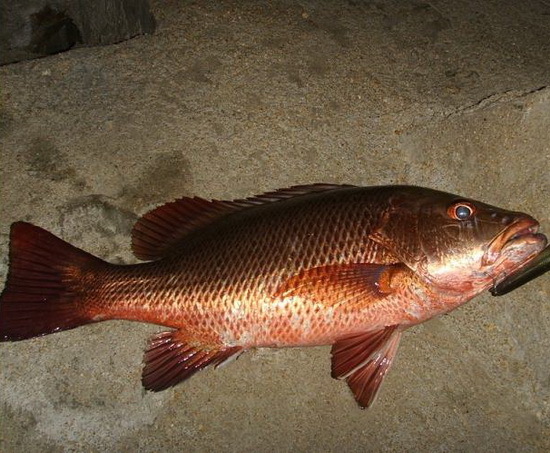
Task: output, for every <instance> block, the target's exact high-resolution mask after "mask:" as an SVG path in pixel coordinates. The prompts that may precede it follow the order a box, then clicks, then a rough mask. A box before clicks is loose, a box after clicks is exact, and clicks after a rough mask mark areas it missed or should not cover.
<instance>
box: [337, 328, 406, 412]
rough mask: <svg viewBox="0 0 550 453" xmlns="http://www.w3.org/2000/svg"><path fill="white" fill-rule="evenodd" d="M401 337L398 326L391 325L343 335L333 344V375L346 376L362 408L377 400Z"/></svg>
mask: <svg viewBox="0 0 550 453" xmlns="http://www.w3.org/2000/svg"><path fill="white" fill-rule="evenodd" d="M400 339H401V331H400V330H399V329H398V326H389V327H386V328H384V329H380V330H374V331H372V332H366V333H362V334H357V335H352V336H349V337H346V338H343V339H341V340H338V341H337V342H336V343H334V345H333V346H332V351H331V354H332V377H333V378H336V379H345V380H346V382H347V383H348V385H349V387H350V388H351V390H352V392H353V394H354V396H355V400H356V401H357V403H359V405H360V406H361V407H362V408H366V407H369V406H370V405H371V404H372V403H373V401H374V400H375V398H376V394H377V393H378V390H380V386H381V384H382V381H383V380H384V377H385V376H386V373H387V372H388V370H389V368H390V366H391V364H392V361H393V358H394V357H395V353H396V351H397V347H398V345H399V340H400Z"/></svg>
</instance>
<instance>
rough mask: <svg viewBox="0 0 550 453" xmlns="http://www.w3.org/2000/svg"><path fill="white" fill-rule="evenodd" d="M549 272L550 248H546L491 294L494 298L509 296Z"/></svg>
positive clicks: (491, 290)
mask: <svg viewBox="0 0 550 453" xmlns="http://www.w3.org/2000/svg"><path fill="white" fill-rule="evenodd" d="M548 271H550V246H548V247H546V248H545V249H544V250H543V251H542V252H540V253H539V254H538V255H537V256H536V257H535V258H533V259H532V260H531V261H530V262H529V263H528V264H527V265H526V266H525V267H523V268H522V269H520V270H519V271H518V272H515V273H514V274H512V275H510V276H508V277H507V278H506V279H505V280H503V281H501V282H500V283H499V284H497V285H495V286H494V287H493V288H491V289H490V292H491V294H492V295H493V296H502V295H504V294H508V293H509V292H511V291H513V290H514V289H517V288H519V287H520V286H523V285H525V284H526V283H529V282H530V281H531V280H534V279H535V278H537V277H540V276H541V275H543V274H545V273H546V272H548Z"/></svg>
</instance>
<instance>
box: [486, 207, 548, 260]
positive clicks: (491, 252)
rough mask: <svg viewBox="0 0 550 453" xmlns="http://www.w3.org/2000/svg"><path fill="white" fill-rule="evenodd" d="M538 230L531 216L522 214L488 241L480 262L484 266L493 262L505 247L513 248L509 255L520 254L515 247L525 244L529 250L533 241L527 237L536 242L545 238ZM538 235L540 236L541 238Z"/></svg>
mask: <svg viewBox="0 0 550 453" xmlns="http://www.w3.org/2000/svg"><path fill="white" fill-rule="evenodd" d="M538 230H539V223H538V222H537V221H536V220H535V219H533V218H532V217H530V216H523V217H522V218H519V219H518V220H516V221H515V222H513V223H512V224H510V225H509V226H508V227H507V228H506V229H505V230H504V231H503V232H502V233H501V234H499V235H498V236H496V237H495V238H494V239H493V240H492V241H491V242H490V243H489V245H488V246H487V248H486V250H485V253H484V255H483V259H482V264H483V265H484V266H490V265H492V264H494V263H495V262H496V261H497V260H498V259H499V257H500V256H501V255H502V254H503V252H504V248H505V247H508V248H512V249H515V250H514V251H513V252H512V253H511V255H516V254H520V255H521V253H518V250H516V249H521V248H522V246H525V247H526V249H527V251H529V249H530V246H531V243H532V242H533V241H529V238H533V239H535V242H536V243H538V242H540V241H541V240H546V237H545V236H544V235H539V234H538ZM538 236H542V238H541V237H538ZM543 248H544V247H543Z"/></svg>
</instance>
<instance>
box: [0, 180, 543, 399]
mask: <svg viewBox="0 0 550 453" xmlns="http://www.w3.org/2000/svg"><path fill="white" fill-rule="evenodd" d="M546 244H547V238H546V236H544V234H542V233H540V232H539V223H538V222H537V221H536V220H535V219H534V218H533V217H531V216H529V215H527V214H524V213H521V212H514V211H508V210H504V209H500V208H498V207H494V206H490V205H488V204H484V203H482V202H479V201H475V200H472V199H469V198H465V197H461V196H458V195H453V194H449V193H445V192H441V191H438V190H433V189H428V188H422V187H416V186H392V185H390V186H371V187H360V186H352V185H335V184H322V183H320V184H312V185H304V186H293V187H290V188H286V189H279V190H276V191H272V192H267V193H263V194H261V195H257V196H253V197H249V198H244V199H237V200H232V201H223V200H207V199H204V198H200V197H183V198H180V199H178V200H176V201H173V202H169V203H167V204H165V205H163V206H160V207H158V208H156V209H153V210H152V211H151V212H149V213H147V214H145V215H144V216H143V217H141V218H140V219H139V220H138V221H137V223H136V225H135V226H134V228H133V231H132V249H133V252H134V254H135V256H136V257H137V258H139V259H140V260H143V261H145V262H143V263H138V264H129V265H121V264H110V263H108V262H106V261H104V260H102V259H100V258H98V257H95V256H93V255H91V254H89V253H87V252H85V251H83V250H81V249H79V248H77V247H74V246H72V245H70V244H69V243H67V242H65V241H63V240H62V239H60V238H58V237H56V236H55V235H53V234H52V233H49V232H48V231H46V230H44V229H42V228H40V227H38V226H34V225H32V224H30V223H26V222H16V223H14V224H12V226H11V230H10V245H9V259H10V265H9V270H8V277H7V281H6V284H5V288H4V290H3V292H2V294H1V296H0V340H1V341H19V340H25V339H29V338H33V337H38V336H42V335H47V334H51V333H55V332H59V331H64V330H68V329H73V328H76V327H79V326H83V325H86V324H90V323H95V322H100V321H107V320H113V319H124V320H130V321H139V322H145V323H152V324H156V325H160V326H163V328H164V330H163V331H161V332H159V333H156V334H154V335H153V336H152V337H151V338H150V340H149V342H148V344H147V346H146V348H145V353H144V359H143V369H142V384H143V386H144V387H145V388H146V389H147V390H151V391H160V390H164V389H167V388H169V387H172V386H174V385H176V384H178V383H180V382H182V381H184V380H186V379H188V378H190V377H191V376H193V375H194V374H195V373H196V372H198V371H199V370H202V369H204V368H206V367H209V366H211V367H218V366H219V365H221V364H222V363H225V362H227V361H229V360H231V359H234V358H236V357H238V356H239V355H240V354H241V353H243V352H245V351H248V350H251V349H254V348H285V347H306V346H320V345H330V346H331V375H332V377H333V378H335V379H338V380H343V381H345V382H346V383H347V385H348V386H349V388H350V389H351V391H352V393H353V395H354V398H355V400H356V401H357V403H358V404H359V406H360V407H362V408H367V407H369V406H371V405H372V403H373V401H374V400H375V397H376V395H377V394H378V391H379V389H380V387H381V384H382V382H383V380H384V378H385V376H386V375H387V372H388V370H389V369H390V367H391V365H392V363H393V361H394V357H395V355H396V352H397V349H398V346H399V343H400V340H401V338H402V335H403V332H404V331H406V330H407V329H408V328H410V327H412V326H414V325H417V324H420V323H422V322H425V321H427V320H429V319H431V318H433V317H435V316H439V315H442V314H445V313H448V312H450V311H452V310H454V309H456V308H457V307H459V306H461V305H462V304H464V303H465V302H467V301H469V300H470V299H472V298H473V297H475V296H476V295H478V294H480V293H481V292H483V291H485V290H488V289H489V288H491V287H493V286H494V284H495V282H496V281H499V279H502V276H503V275H510V274H511V273H513V272H514V270H516V269H519V268H521V267H522V266H525V265H526V263H528V262H529V261H530V260H532V259H533V258H534V257H535V256H537V255H538V254H539V253H540V252H541V251H542V250H543V249H544V248H545V246H546Z"/></svg>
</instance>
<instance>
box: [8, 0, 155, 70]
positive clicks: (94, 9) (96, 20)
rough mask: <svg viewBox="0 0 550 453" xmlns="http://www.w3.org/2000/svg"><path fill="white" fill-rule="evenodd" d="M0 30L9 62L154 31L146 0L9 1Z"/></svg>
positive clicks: (153, 22) (120, 39)
mask: <svg viewBox="0 0 550 453" xmlns="http://www.w3.org/2000/svg"><path fill="white" fill-rule="evenodd" d="M0 30H1V31H0V64H7V63H14V62H16V61H21V60H27V59H31V58H38V57H43V56H46V55H52V54H55V53H59V52H63V51H65V50H68V49H70V48H72V47H75V46H96V45H106V44H113V43H116V42H120V41H124V40H126V39H129V38H132V37H134V36H137V35H140V34H144V33H152V32H153V31H154V30H155V18H154V16H153V14H152V13H151V10H150V7H149V3H148V0H12V1H5V2H2V3H1V4H0Z"/></svg>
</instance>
